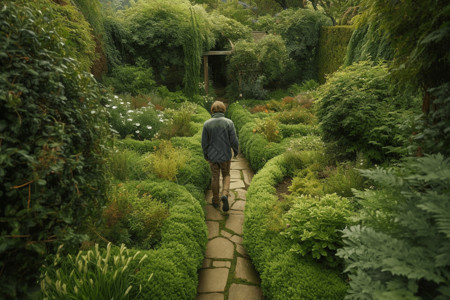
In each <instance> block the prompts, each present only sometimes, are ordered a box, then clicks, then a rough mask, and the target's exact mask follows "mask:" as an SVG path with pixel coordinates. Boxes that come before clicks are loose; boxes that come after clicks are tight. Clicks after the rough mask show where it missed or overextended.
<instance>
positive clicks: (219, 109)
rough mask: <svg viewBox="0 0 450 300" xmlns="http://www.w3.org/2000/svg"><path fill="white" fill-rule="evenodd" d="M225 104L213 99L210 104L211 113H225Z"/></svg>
mask: <svg viewBox="0 0 450 300" xmlns="http://www.w3.org/2000/svg"><path fill="white" fill-rule="evenodd" d="M225 110H226V108H225V104H223V102H222V101H214V103H213V104H212V105H211V113H213V114H215V113H225Z"/></svg>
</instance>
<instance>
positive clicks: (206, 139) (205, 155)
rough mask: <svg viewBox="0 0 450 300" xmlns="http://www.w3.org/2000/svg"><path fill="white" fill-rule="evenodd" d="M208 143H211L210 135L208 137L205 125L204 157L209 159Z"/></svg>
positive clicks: (203, 139)
mask: <svg viewBox="0 0 450 300" xmlns="http://www.w3.org/2000/svg"><path fill="white" fill-rule="evenodd" d="M208 145H209V137H208V131H207V130H206V128H205V126H203V131H202V149H203V157H204V158H205V159H206V160H209V159H208V154H207V153H208Z"/></svg>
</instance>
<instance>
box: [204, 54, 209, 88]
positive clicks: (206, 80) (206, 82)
mask: <svg viewBox="0 0 450 300" xmlns="http://www.w3.org/2000/svg"><path fill="white" fill-rule="evenodd" d="M203 75H204V78H205V92H206V96H208V89H209V76H208V55H203Z"/></svg>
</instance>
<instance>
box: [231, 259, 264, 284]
mask: <svg viewBox="0 0 450 300" xmlns="http://www.w3.org/2000/svg"><path fill="white" fill-rule="evenodd" d="M235 275H236V277H237V278H240V279H243V280H245V281H248V282H251V283H255V284H260V283H261V281H260V279H259V275H258V273H257V272H256V270H255V267H253V264H252V263H251V261H250V260H249V259H246V258H242V257H238V258H237V263H236V273H235Z"/></svg>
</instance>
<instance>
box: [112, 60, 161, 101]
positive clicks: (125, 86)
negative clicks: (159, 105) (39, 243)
mask: <svg viewBox="0 0 450 300" xmlns="http://www.w3.org/2000/svg"><path fill="white" fill-rule="evenodd" d="M103 83H104V84H105V85H107V86H111V87H113V88H114V92H115V93H119V94H120V93H129V94H131V95H134V96H136V95H139V94H149V93H151V92H152V90H153V89H154V88H155V86H156V82H155V80H154V76H153V71H152V68H151V67H147V66H146V64H145V62H144V61H143V60H138V62H137V65H135V66H132V65H124V66H116V67H115V68H114V69H113V70H112V71H111V74H110V75H109V76H108V77H105V78H103Z"/></svg>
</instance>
